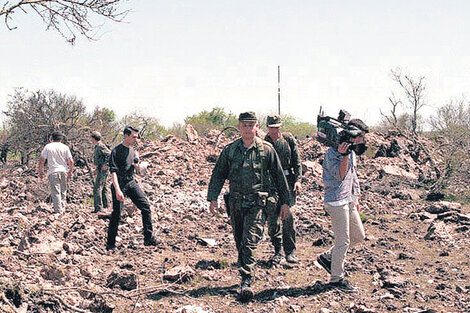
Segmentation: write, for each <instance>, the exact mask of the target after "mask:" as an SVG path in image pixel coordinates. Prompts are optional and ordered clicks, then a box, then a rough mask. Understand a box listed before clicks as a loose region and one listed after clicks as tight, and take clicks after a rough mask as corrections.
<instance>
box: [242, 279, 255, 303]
mask: <svg viewBox="0 0 470 313" xmlns="http://www.w3.org/2000/svg"><path fill="white" fill-rule="evenodd" d="M251 282H252V278H251V276H250V275H242V283H241V285H240V300H241V301H250V300H251V298H253V289H251Z"/></svg>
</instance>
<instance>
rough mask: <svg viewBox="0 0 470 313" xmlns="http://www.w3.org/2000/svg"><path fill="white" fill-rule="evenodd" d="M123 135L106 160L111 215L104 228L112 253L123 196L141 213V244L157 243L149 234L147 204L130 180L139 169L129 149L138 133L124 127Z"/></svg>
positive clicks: (108, 246) (133, 129)
mask: <svg viewBox="0 0 470 313" xmlns="http://www.w3.org/2000/svg"><path fill="white" fill-rule="evenodd" d="M123 133H124V140H123V141H122V143H120V144H119V145H117V146H116V147H115V148H114V149H113V151H112V152H111V156H110V158H109V171H110V172H111V179H112V183H113V184H112V186H111V195H112V198H113V212H112V213H111V219H110V221H109V227H108V239H107V242H106V249H107V250H114V249H115V248H116V236H117V233H118V226H119V221H120V219H121V210H122V208H123V206H124V197H125V196H126V197H129V198H130V199H131V200H132V202H133V203H134V204H135V206H136V207H137V208H138V209H139V210H140V211H141V213H142V226H143V232H144V245H146V246H156V245H157V241H156V240H155V238H154V237H153V233H152V232H153V229H152V214H151V211H150V204H149V202H148V200H147V197H146V196H145V194H144V192H143V191H142V189H141V188H140V186H139V185H138V184H137V182H136V181H135V179H134V171H135V170H138V169H139V158H138V157H137V153H136V151H135V150H134V148H133V147H134V145H135V144H136V142H137V139H138V138H139V130H138V129H136V128H134V127H132V126H127V127H126V128H124V132H123Z"/></svg>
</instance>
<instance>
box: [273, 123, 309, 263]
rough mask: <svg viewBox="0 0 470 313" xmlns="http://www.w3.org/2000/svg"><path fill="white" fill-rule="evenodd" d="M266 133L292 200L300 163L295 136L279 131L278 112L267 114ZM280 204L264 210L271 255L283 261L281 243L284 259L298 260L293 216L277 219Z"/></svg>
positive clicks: (298, 181)
mask: <svg viewBox="0 0 470 313" xmlns="http://www.w3.org/2000/svg"><path fill="white" fill-rule="evenodd" d="M266 126H267V127H268V133H267V134H266V136H265V138H264V140H266V141H267V142H269V143H270V144H272V145H273V147H274V149H275V150H276V152H277V155H278V156H279V159H280V161H281V165H282V169H283V171H284V175H285V176H286V179H287V183H288V186H289V192H290V197H291V201H292V202H293V203H295V199H296V195H297V194H298V193H300V192H301V190H302V185H301V182H300V180H301V178H302V166H301V165H300V158H299V150H298V149H297V143H296V141H295V138H294V136H292V134H289V133H281V126H282V120H281V117H280V116H279V115H277V114H271V115H268V117H267V119H266ZM279 213H280V205H278V206H277V207H276V210H271V211H269V210H267V211H266V214H267V217H266V219H267V224H268V233H269V236H270V238H271V242H272V244H273V246H274V255H273V257H272V258H271V262H272V264H273V265H276V264H279V263H280V262H281V261H282V254H281V245H282V246H283V247H284V253H285V256H286V261H287V262H289V263H298V260H297V257H296V255H295V249H296V246H295V225H294V216H293V215H292V214H290V215H289V216H288V217H287V218H286V219H284V220H282V232H281V223H280V222H279Z"/></svg>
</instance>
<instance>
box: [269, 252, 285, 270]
mask: <svg viewBox="0 0 470 313" xmlns="http://www.w3.org/2000/svg"><path fill="white" fill-rule="evenodd" d="M270 261H271V266H274V267H275V266H277V265H279V264H281V262H282V253H281V247H279V248H278V247H276V248H274V254H273V256H272V257H271V259H270Z"/></svg>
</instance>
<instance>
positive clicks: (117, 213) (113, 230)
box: [107, 180, 153, 246]
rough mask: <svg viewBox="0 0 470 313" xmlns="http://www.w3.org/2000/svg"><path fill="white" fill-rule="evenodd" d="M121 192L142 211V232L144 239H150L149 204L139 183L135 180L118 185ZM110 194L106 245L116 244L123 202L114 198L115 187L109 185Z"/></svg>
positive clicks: (150, 218) (150, 217) (150, 219)
mask: <svg viewBox="0 0 470 313" xmlns="http://www.w3.org/2000/svg"><path fill="white" fill-rule="evenodd" d="M120 188H121V191H122V193H123V194H124V196H125V197H129V198H130V199H131V200H132V202H133V203H134V204H135V206H136V207H137V208H138V209H139V210H140V211H141V213H142V226H143V232H144V239H150V238H151V237H152V231H153V229H152V213H151V212H150V204H149V202H148V200H147V197H146V196H145V193H144V192H143V191H142V189H140V187H139V185H138V184H137V183H136V181H135V180H131V181H130V182H128V183H126V184H124V186H120ZM111 194H112V197H113V213H111V219H110V221H109V227H108V240H107V245H108V246H114V245H115V244H116V236H117V233H118V226H119V221H120V220H121V211H122V208H123V207H124V202H120V201H119V200H118V199H117V198H116V189H115V188H114V186H113V185H111Z"/></svg>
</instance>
